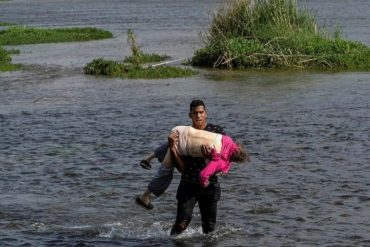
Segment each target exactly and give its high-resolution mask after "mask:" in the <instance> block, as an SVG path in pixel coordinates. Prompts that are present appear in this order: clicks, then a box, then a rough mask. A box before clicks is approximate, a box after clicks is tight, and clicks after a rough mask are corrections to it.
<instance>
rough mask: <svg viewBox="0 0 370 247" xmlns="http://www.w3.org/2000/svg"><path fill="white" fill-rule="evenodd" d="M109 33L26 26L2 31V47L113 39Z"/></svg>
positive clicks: (0, 37) (0, 40)
mask: <svg viewBox="0 0 370 247" xmlns="http://www.w3.org/2000/svg"><path fill="white" fill-rule="evenodd" d="M112 37H113V34H112V33H110V32H109V31H105V30H101V29H97V28H91V27H84V28H54V29H44V28H35V27H24V26H10V27H9V28H7V29H5V30H2V31H0V45H25V44H40V43H57V42H73V41H90V40H98V39H106V38H112Z"/></svg>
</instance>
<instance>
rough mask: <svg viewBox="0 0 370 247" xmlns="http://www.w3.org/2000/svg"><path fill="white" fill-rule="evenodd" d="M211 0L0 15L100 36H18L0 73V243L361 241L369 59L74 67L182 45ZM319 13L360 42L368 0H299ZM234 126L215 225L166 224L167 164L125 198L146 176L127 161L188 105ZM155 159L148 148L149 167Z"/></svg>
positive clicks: (181, 54) (365, 239)
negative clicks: (158, 190)
mask: <svg viewBox="0 0 370 247" xmlns="http://www.w3.org/2000/svg"><path fill="white" fill-rule="evenodd" d="M220 2H221V1H210V0H204V1H195V0H187V1H178V0H142V1H128V0H104V1H100V0H64V1H61V0H59V1H57V0H12V1H1V2H0V21H3V22H12V23H18V24H23V25H28V26H38V27H74V26H79V27H82V26H93V27H98V28H103V29H107V30H109V31H111V32H113V34H114V38H113V39H107V40H100V41H91V42H84V43H63V44H40V45H24V46H17V47H7V48H16V49H19V50H21V54H20V55H15V56H13V62H14V63H21V64H23V65H25V67H24V69H23V70H22V71H17V72H11V73H9V72H7V73H0V189H1V193H0V246H189V247H190V246H219V247H226V246H370V235H369V232H370V216H369V215H370V214H369V207H370V155H369V154H370V141H369V133H370V117H369V116H370V114H369V107H370V97H369V92H370V73H361V72H341V73H326V72H320V73H319V72H317V73H316V72H271V71H270V72H263V71H244V72H242V71H214V70H200V73H199V74H198V75H196V76H193V77H189V78H180V79H168V80H121V79H112V78H105V77H94V76H86V75H84V74H83V71H82V68H83V66H84V65H85V64H86V63H88V62H90V61H91V60H92V59H94V58H97V57H104V58H110V59H121V58H123V56H126V55H129V49H128V47H127V43H126V32H127V30H128V29H133V30H134V31H135V32H136V34H137V36H138V41H139V43H140V44H141V45H142V49H143V50H144V51H146V52H155V53H161V54H163V53H165V54H167V55H169V56H171V58H172V59H179V58H186V57H191V56H192V54H193V52H194V50H195V49H196V48H198V47H200V46H201V38H200V37H199V32H201V31H202V30H203V29H204V28H205V27H206V25H207V23H209V20H210V15H211V13H212V11H213V10H214V9H215V7H216V6H217V5H218V4H219V3H220ZM302 5H306V6H308V7H310V8H311V9H313V10H314V12H315V13H316V14H317V18H318V20H319V22H320V24H321V25H324V24H325V25H326V26H327V27H329V28H335V26H341V27H342V30H343V35H344V36H345V37H347V38H349V39H353V40H358V41H361V42H363V43H365V44H367V45H370V35H369V30H370V16H369V15H368V13H370V2H369V1H368V0H354V1H345V0H339V1H331V0H321V1H318V0H312V1H308V0H307V1H306V2H302ZM198 97H199V98H202V99H204V100H205V102H206V104H207V106H208V108H209V112H208V122H210V123H214V124H218V125H221V126H223V127H225V130H226V132H227V133H229V134H230V135H231V136H232V137H234V139H238V140H242V141H243V142H244V144H245V145H246V146H247V148H248V149H249V151H250V153H251V156H252V159H251V162H250V163H249V164H243V165H235V166H234V167H233V168H232V170H231V172H230V173H229V174H228V175H227V176H224V177H222V178H221V183H222V188H223V192H222V199H221V201H220V202H219V210H218V226H217V230H216V231H215V232H214V233H212V234H210V235H203V234H202V232H201V227H200V214H199V210H198V209H197V208H196V209H195V213H194V218H193V221H192V223H191V225H190V227H189V229H188V230H187V231H186V232H185V233H184V234H183V235H180V236H178V237H176V238H174V237H170V236H169V231H170V228H171V226H172V224H173V222H174V219H175V215H176V199H175V195H176V188H177V185H178V182H179V174H176V175H175V178H174V181H173V183H172V185H171V186H170V188H169V189H168V191H167V192H166V193H165V194H164V195H163V196H162V197H160V198H157V199H154V201H153V203H154V205H155V209H154V210H152V211H145V210H144V209H142V208H140V207H138V206H137V205H136V204H135V203H134V198H135V196H136V195H138V194H140V193H141V192H142V191H143V190H144V189H145V187H146V185H147V183H148V182H149V181H150V179H151V177H152V176H153V175H154V174H155V171H156V169H153V170H151V171H147V170H143V169H141V168H140V167H139V166H138V161H139V160H140V159H141V158H142V157H143V156H144V155H146V154H147V153H148V152H150V151H151V150H152V149H153V148H155V147H156V146H157V145H158V144H159V143H160V142H162V141H163V140H165V139H166V135H167V133H168V130H169V129H171V127H173V126H175V125H181V124H190V119H189V118H188V117H187V113H188V105H189V103H190V101H191V100H192V99H194V98H198ZM158 165H159V164H158V162H153V166H154V168H157V167H158Z"/></svg>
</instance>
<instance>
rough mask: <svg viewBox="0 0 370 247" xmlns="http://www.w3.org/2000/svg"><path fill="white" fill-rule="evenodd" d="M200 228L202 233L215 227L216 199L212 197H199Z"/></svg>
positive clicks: (208, 231)
mask: <svg viewBox="0 0 370 247" xmlns="http://www.w3.org/2000/svg"><path fill="white" fill-rule="evenodd" d="M198 204H199V209H200V215H201V219H202V230H203V233H204V234H207V233H210V232H213V231H214V230H215V228H216V218H217V200H215V199H214V198H199V200H198Z"/></svg>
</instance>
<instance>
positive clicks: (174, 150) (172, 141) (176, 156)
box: [168, 132, 185, 173]
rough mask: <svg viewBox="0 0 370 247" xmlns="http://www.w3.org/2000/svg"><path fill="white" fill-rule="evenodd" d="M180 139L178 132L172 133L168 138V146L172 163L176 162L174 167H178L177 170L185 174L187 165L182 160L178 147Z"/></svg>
mask: <svg viewBox="0 0 370 247" xmlns="http://www.w3.org/2000/svg"><path fill="white" fill-rule="evenodd" d="M178 138H179V133H178V132H171V133H170V135H169V136H168V145H169V148H170V151H171V157H172V159H171V160H172V162H174V165H175V166H176V168H177V170H178V171H179V172H180V173H183V172H184V169H185V163H184V161H183V160H182V159H181V156H180V152H179V149H178V147H177V143H178Z"/></svg>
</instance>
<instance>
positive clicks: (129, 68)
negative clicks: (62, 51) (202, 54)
mask: <svg viewBox="0 0 370 247" xmlns="http://www.w3.org/2000/svg"><path fill="white" fill-rule="evenodd" d="M84 72H85V74H89V75H106V76H112V77H120V78H129V79H135V78H143V79H166V78H176V77H184V76H191V75H194V73H195V72H194V71H193V70H191V69H188V68H185V69H183V68H176V67H170V66H158V67H142V66H140V65H135V64H131V63H122V62H119V61H113V60H105V59H103V58H98V59H94V60H93V61H92V62H90V63H88V64H87V65H86V66H85V67H84Z"/></svg>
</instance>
